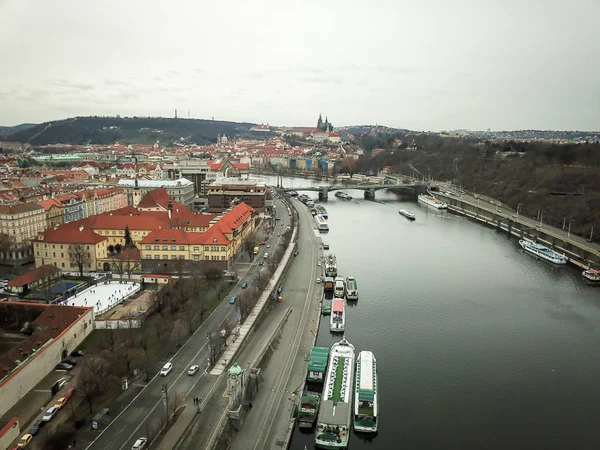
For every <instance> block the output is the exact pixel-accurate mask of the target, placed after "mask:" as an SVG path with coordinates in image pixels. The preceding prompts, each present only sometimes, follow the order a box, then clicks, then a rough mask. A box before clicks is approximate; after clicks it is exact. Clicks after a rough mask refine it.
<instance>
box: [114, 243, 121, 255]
mask: <svg viewBox="0 0 600 450" xmlns="http://www.w3.org/2000/svg"><path fill="white" fill-rule="evenodd" d="M121 250H123V246H122V245H121V244H117V245H115V252H117V253H121Z"/></svg>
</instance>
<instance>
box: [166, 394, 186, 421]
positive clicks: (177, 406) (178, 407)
mask: <svg viewBox="0 0 600 450" xmlns="http://www.w3.org/2000/svg"><path fill="white" fill-rule="evenodd" d="M184 408H185V398H184V397H183V394H182V393H181V392H169V411H168V414H169V417H178V416H179V415H180V414H181V413H182V412H183V409H184Z"/></svg>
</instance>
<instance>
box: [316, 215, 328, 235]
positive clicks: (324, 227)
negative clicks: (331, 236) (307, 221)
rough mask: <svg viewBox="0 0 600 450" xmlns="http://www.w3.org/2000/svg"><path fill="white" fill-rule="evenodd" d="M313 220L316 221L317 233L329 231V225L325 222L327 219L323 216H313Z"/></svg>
mask: <svg viewBox="0 0 600 450" xmlns="http://www.w3.org/2000/svg"><path fill="white" fill-rule="evenodd" d="M315 222H317V228H318V229H319V233H327V232H329V225H328V224H327V220H325V217H323V216H319V215H317V216H315Z"/></svg>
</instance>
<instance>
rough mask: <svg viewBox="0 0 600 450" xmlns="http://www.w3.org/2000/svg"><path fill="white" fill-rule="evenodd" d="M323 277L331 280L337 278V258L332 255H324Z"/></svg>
mask: <svg viewBox="0 0 600 450" xmlns="http://www.w3.org/2000/svg"><path fill="white" fill-rule="evenodd" d="M325 276H326V277H332V278H333V277H336V276H337V258H336V257H335V255H334V254H333V253H327V254H326V255H325Z"/></svg>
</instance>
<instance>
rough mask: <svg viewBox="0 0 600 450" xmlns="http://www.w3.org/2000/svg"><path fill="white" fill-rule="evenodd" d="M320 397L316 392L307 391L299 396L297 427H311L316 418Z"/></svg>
mask: <svg viewBox="0 0 600 450" xmlns="http://www.w3.org/2000/svg"><path fill="white" fill-rule="evenodd" d="M320 403H321V397H320V396H319V394H317V393H307V394H304V395H303V396H302V397H300V403H298V427H300V428H312V427H313V425H314V424H315V421H316V420H317V414H318V413H319V404H320Z"/></svg>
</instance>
